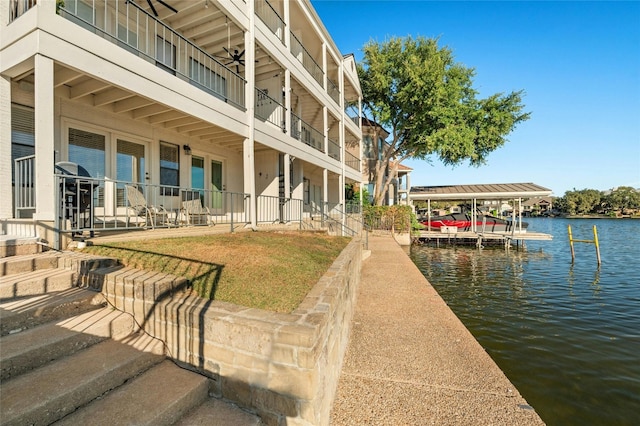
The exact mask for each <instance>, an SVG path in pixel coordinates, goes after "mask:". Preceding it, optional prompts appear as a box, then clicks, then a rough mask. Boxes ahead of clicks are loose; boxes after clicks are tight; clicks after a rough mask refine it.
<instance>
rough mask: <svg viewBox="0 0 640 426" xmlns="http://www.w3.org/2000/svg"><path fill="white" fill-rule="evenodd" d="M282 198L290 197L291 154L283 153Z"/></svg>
mask: <svg viewBox="0 0 640 426" xmlns="http://www.w3.org/2000/svg"><path fill="white" fill-rule="evenodd" d="M283 173H284V198H291V154H287V153H285V154H284V171H283Z"/></svg>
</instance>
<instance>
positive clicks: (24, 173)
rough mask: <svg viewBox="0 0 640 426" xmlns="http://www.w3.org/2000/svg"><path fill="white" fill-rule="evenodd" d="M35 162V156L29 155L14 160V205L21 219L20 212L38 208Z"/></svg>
mask: <svg viewBox="0 0 640 426" xmlns="http://www.w3.org/2000/svg"><path fill="white" fill-rule="evenodd" d="M35 162H36V156H35V155H27V156H26V157H20V158H16V159H15V160H14V165H15V167H14V170H15V181H14V203H15V217H16V218H19V217H21V214H20V212H21V211H22V210H35V208H36V180H35V171H36V165H35Z"/></svg>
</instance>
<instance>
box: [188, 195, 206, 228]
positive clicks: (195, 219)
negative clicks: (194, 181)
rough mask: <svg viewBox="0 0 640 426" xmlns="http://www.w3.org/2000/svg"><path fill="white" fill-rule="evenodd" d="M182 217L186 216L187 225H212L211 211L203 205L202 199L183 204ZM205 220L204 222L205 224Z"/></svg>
mask: <svg viewBox="0 0 640 426" xmlns="http://www.w3.org/2000/svg"><path fill="white" fill-rule="evenodd" d="M181 213H182V215H184V218H185V221H186V222H187V225H191V224H195V223H198V224H203V223H205V224H207V225H210V224H211V222H210V219H211V211H210V210H209V208H208V207H205V206H203V205H202V202H201V201H200V198H196V199H194V200H187V201H183V202H182V209H181ZM203 220H204V222H203Z"/></svg>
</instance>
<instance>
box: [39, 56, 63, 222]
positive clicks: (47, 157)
mask: <svg viewBox="0 0 640 426" xmlns="http://www.w3.org/2000/svg"><path fill="white" fill-rule="evenodd" d="M34 60H35V88H34V90H35V96H34V98H35V143H36V147H35V152H36V159H35V169H36V170H35V172H36V173H35V175H36V177H35V184H36V191H35V194H36V213H35V214H34V219H37V220H51V221H53V220H54V219H55V212H56V209H55V206H54V203H55V195H54V194H55V191H56V190H57V189H56V188H55V185H54V181H53V163H54V149H55V148H54V104H53V60H51V59H49V58H46V57H44V56H42V55H36V56H35V59H34Z"/></svg>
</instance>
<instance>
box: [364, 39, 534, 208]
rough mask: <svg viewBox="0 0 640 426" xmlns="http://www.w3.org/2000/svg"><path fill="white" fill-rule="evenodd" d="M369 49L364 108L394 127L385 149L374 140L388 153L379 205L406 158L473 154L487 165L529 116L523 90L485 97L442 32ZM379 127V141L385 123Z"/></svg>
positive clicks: (456, 159) (450, 160)
mask: <svg viewBox="0 0 640 426" xmlns="http://www.w3.org/2000/svg"><path fill="white" fill-rule="evenodd" d="M363 51H364V56H363V60H362V62H361V63H359V64H358V76H359V78H360V84H361V87H362V95H363V111H364V115H365V116H366V117H367V118H369V119H370V120H372V121H374V122H375V123H378V124H380V125H381V126H383V127H384V128H385V129H387V130H388V131H389V132H390V135H389V137H388V138H387V146H386V147H385V149H383V150H382V151H383V152H381V153H380V152H378V149H379V147H378V144H377V143H373V144H372V146H371V148H372V154H373V155H374V158H380V160H379V161H377V162H376V164H375V169H374V170H372V171H371V174H372V176H373V178H374V183H375V189H374V194H372V195H373V200H374V204H376V205H380V204H382V202H383V195H384V194H385V193H386V191H387V190H388V187H389V184H390V183H391V180H392V179H393V176H394V175H395V172H396V169H397V166H398V164H399V163H400V162H402V161H404V160H405V159H407V158H417V159H422V160H426V161H432V159H433V157H434V156H435V157H437V158H438V159H439V160H441V161H442V162H444V163H445V164H448V165H458V164H460V163H462V162H463V161H465V160H468V161H469V164H470V165H473V166H479V165H482V164H484V163H485V161H486V158H487V155H488V154H489V153H491V152H492V151H493V150H495V149H496V148H498V147H500V146H502V145H503V144H504V143H505V142H506V139H505V136H506V135H507V134H509V133H510V132H511V131H512V130H513V129H514V128H515V126H516V125H517V124H518V123H520V122H522V121H524V120H527V119H528V118H529V115H530V114H529V113H526V112H523V109H524V106H523V105H522V103H521V102H522V95H523V92H522V91H518V92H511V93H508V94H503V93H498V94H495V95H492V96H489V97H488V98H485V99H478V98H477V95H478V92H477V91H476V90H475V89H474V88H473V87H472V84H473V77H474V75H475V71H474V69H473V68H468V67H465V66H463V65H461V64H459V63H456V62H455V61H454V57H453V54H452V52H451V50H450V49H448V48H446V47H439V46H438V40H437V39H429V38H423V37H418V38H415V39H414V38H411V37H407V38H397V37H394V38H390V39H388V40H386V41H385V42H383V43H378V42H376V41H370V42H368V43H367V44H366V45H365V46H364V48H363ZM373 130H374V134H373V135H372V139H373V141H376V140H378V137H379V133H378V132H380V131H381V129H379V128H378V127H377V126H373ZM392 160H393V161H392ZM385 177H386V179H385Z"/></svg>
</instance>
